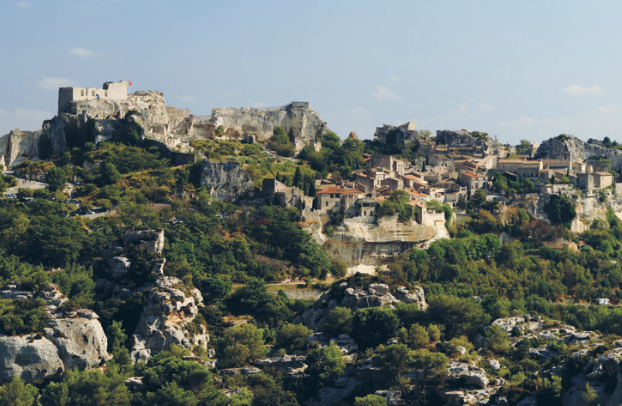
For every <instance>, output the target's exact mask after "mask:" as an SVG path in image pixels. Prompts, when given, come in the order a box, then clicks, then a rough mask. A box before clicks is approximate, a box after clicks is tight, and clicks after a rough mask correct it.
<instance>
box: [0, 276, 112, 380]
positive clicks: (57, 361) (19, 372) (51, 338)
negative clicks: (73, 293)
mask: <svg viewBox="0 0 622 406" xmlns="http://www.w3.org/2000/svg"><path fill="white" fill-rule="evenodd" d="M0 296H2V297H3V298H6V299H17V300H28V301H32V300H35V299H37V298H40V299H43V300H44V301H45V308H46V310H47V316H48V321H47V324H48V327H47V328H45V329H44V333H43V334H38V333H36V334H35V333H33V334H26V335H15V336H3V335H0V365H2V368H0V381H7V380H10V379H11V378H12V377H14V376H19V377H20V378H22V380H24V381H27V382H42V381H43V380H45V379H47V378H51V377H60V376H61V375H63V374H64V373H65V372H66V371H68V370H71V369H73V368H77V369H79V370H84V369H91V368H95V367H98V366H101V365H103V364H104V363H105V362H106V361H108V360H109V359H110V358H111V356H110V355H109V354H108V352H107V350H106V349H107V347H108V339H107V338H106V334H104V330H103V329H102V326H101V324H100V323H99V321H98V320H97V319H98V318H99V317H98V316H97V314H95V312H93V311H91V310H86V309H82V310H76V311H67V310H61V309H60V308H59V306H60V305H61V304H63V303H64V302H65V301H66V300H67V299H66V298H65V297H64V296H63V295H62V293H60V291H59V290H58V287H57V286H56V285H52V284H49V285H47V286H46V287H45V288H44V289H43V290H42V291H41V292H39V293H35V292H32V291H24V290H22V289H21V286H20V284H19V283H10V284H8V285H6V286H5V287H4V288H3V289H2V291H1V292H0Z"/></svg>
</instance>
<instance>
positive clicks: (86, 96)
mask: <svg viewBox="0 0 622 406" xmlns="http://www.w3.org/2000/svg"><path fill="white" fill-rule="evenodd" d="M125 99H127V82H126V81H124V80H122V81H120V82H106V83H104V85H103V86H102V88H101V89H97V88H94V87H88V88H83V87H61V88H60V89H58V114H61V113H66V112H68V108H69V105H70V104H71V102H74V101H90V100H125Z"/></svg>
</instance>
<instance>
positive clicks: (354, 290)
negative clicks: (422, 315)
mask: <svg viewBox="0 0 622 406" xmlns="http://www.w3.org/2000/svg"><path fill="white" fill-rule="evenodd" d="M419 289H420V288H416V291H417V292H418V294H420V295H421V297H417V303H418V304H419V306H420V308H422V309H424V308H425V306H427V305H425V298H424V297H423V289H421V291H419ZM401 292H404V290H401ZM406 292H408V291H407V290H406ZM396 294H398V295H400V294H401V293H396ZM408 294H410V293H408ZM397 303H399V300H398V299H397V298H396V297H395V296H393V295H392V294H391V292H389V287H388V286H387V285H385V284H382V283H377V284H372V285H369V286H368V287H367V288H366V289H363V288H360V287H349V286H348V284H347V283H346V282H343V283H342V284H341V285H339V286H336V287H334V288H333V289H331V290H330V291H328V292H327V293H325V294H324V295H322V297H320V298H319V299H318V300H317V301H315V303H314V304H313V306H311V307H310V308H308V309H307V310H305V311H304V313H303V314H302V315H301V316H298V317H297V318H296V319H295V320H294V323H302V324H304V325H305V326H307V327H308V328H311V329H313V330H314V331H316V332H317V331H321V328H322V326H323V325H324V323H325V322H326V317H327V316H328V314H329V313H330V312H331V311H332V310H333V309H335V308H337V307H347V308H349V309H351V310H352V311H353V312H354V311H356V310H358V309H365V308H368V307H383V306H384V305H385V304H386V305H389V306H392V305H394V304H397ZM312 337H313V336H312ZM318 341H319V340H318Z"/></svg>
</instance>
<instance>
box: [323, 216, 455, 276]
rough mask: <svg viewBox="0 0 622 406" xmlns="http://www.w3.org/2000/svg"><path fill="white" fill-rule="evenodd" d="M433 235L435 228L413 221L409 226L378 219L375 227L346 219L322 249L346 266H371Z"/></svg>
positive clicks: (394, 217)
mask: <svg viewBox="0 0 622 406" xmlns="http://www.w3.org/2000/svg"><path fill="white" fill-rule="evenodd" d="M443 228H444V223H443ZM436 234H437V233H436V231H435V229H434V227H431V226H428V225H421V224H417V223H416V222H414V221H413V222H411V223H410V224H409V225H406V224H403V223H399V222H398V221H397V216H393V217H390V218H385V219H380V220H379V221H378V224H372V223H367V222H362V221H359V220H358V219H356V218H355V219H346V220H345V221H344V222H343V225H342V226H340V227H336V228H335V229H334V231H333V234H332V237H331V239H330V241H327V242H326V243H325V244H324V248H325V249H326V251H327V252H328V254H329V255H330V256H331V258H335V259H339V260H341V261H343V262H345V263H346V264H347V265H348V267H354V266H357V265H372V266H373V265H377V264H378V263H381V262H383V261H386V260H389V259H392V258H393V257H394V256H395V255H397V254H400V253H402V252H404V251H406V250H409V249H411V248H413V247H416V246H417V245H418V244H423V243H425V242H426V241H429V240H432V239H433V238H435V236H436Z"/></svg>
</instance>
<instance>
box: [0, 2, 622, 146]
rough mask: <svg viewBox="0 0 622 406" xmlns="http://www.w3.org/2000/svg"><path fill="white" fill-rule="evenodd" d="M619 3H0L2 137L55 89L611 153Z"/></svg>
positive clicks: (49, 102)
mask: <svg viewBox="0 0 622 406" xmlns="http://www.w3.org/2000/svg"><path fill="white" fill-rule="evenodd" d="M621 15H622V2H620V1H617V0H616V1H590V2H588V1H574V0H563V1H542V0H539V1H530V0H521V1H510V0H508V1H477V0H469V1H463V0H456V1H451V0H445V1H429V0H426V1H417V0H410V1H391V0H387V1H385V2H382V3H381V2H379V1H366V0H356V1H346V0H342V1H339V0H331V1H323V0H315V1H312V2H300V1H291V0H287V1H269V0H266V1H256V0H251V1H245V0H235V1H218V2H214V1H207V0H170V1H168V0H145V1H142V0H2V2H0V35H1V36H2V38H3V40H2V41H1V42H0V58H1V59H0V73H1V74H2V75H1V76H2V81H1V82H0V135H2V134H7V133H8V132H9V131H10V130H11V129H15V128H19V129H21V130H36V129H39V128H41V124H42V121H43V120H45V119H49V118H52V117H53V116H54V114H56V110H57V101H58V88H59V87H61V86H79V87H101V86H102V84H103V83H104V82H106V81H118V80H131V81H132V82H133V86H132V87H131V88H130V89H131V91H137V90H158V91H161V92H163V93H164V97H165V100H166V103H167V105H170V106H174V107H178V108H187V109H190V110H191V111H192V113H193V114H195V115H199V116H202V115H210V114H211V109H212V108H215V107H272V106H275V107H276V106H282V105H285V104H287V103H289V102H291V101H308V102H309V103H310V106H311V108H313V109H314V110H315V111H316V112H318V113H319V114H320V116H321V117H322V119H323V120H324V121H326V122H327V123H328V127H329V128H330V129H331V130H332V131H334V132H336V133H337V134H338V135H339V136H340V137H342V138H345V137H347V136H348V134H349V133H350V131H354V132H356V133H357V134H358V136H359V138H361V139H370V138H373V135H374V132H375V128H376V127H379V126H382V125H383V124H391V125H399V124H403V123H405V122H407V121H409V120H416V121H417V128H418V129H421V130H431V131H432V132H433V133H434V132H435V131H436V130H444V129H448V130H459V129H467V130H469V131H473V130H477V131H484V132H487V133H489V134H491V135H496V136H498V138H499V141H501V142H509V143H512V144H518V143H519V141H520V140H521V139H527V140H529V141H542V140H544V139H548V138H550V137H554V136H556V135H558V134H561V133H566V134H574V135H576V136H577V137H579V138H581V139H584V140H587V139H588V138H597V139H602V138H603V137H604V136H608V137H610V138H611V139H612V140H613V139H615V140H618V141H622V99H621V98H620V95H622V46H620V45H621V42H622V24H620V21H619V19H620V16H621Z"/></svg>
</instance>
